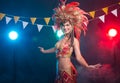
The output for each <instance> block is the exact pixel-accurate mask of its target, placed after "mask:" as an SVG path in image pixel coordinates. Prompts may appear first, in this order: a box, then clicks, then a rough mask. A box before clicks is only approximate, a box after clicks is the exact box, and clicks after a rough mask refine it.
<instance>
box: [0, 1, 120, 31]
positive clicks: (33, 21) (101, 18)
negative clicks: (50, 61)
mask: <svg viewBox="0 0 120 83" xmlns="http://www.w3.org/2000/svg"><path fill="white" fill-rule="evenodd" d="M118 4H119V5H120V2H118V3H116V4H112V5H111V6H107V7H104V8H101V9H99V10H100V11H101V10H102V11H103V12H104V13H105V14H104V15H100V16H98V17H95V14H96V12H97V11H99V10H95V11H90V12H88V13H89V14H90V16H91V17H92V18H99V19H100V20H101V21H102V22H103V23H104V22H105V16H106V15H107V14H108V13H109V12H108V8H111V7H115V6H116V7H117V8H116V9H114V10H112V11H111V12H110V13H112V14H113V15H115V16H116V17H118V14H117V13H118V9H120V7H118V6H117V5H118ZM4 17H5V19H6V24H8V23H9V22H10V21H11V20H12V19H14V21H15V23H17V22H18V21H20V22H22V25H23V29H25V28H26V26H27V25H28V23H29V22H25V21H24V20H19V19H20V18H28V17H22V16H14V15H8V14H4V13H0V21H1V20H2V19H3V18H4ZM29 19H30V20H31V23H30V24H32V25H37V28H38V31H39V32H40V31H41V29H42V27H43V26H50V27H52V29H53V31H54V32H56V30H57V27H56V26H53V25H48V24H49V22H50V20H51V17H46V18H40V19H42V20H44V21H45V23H46V25H42V24H35V22H36V19H39V18H37V17H30V18H29ZM92 20H93V19H90V20H89V21H92ZM86 25H87V23H84V26H86Z"/></svg>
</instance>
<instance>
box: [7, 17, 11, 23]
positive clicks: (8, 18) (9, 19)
mask: <svg viewBox="0 0 120 83" xmlns="http://www.w3.org/2000/svg"><path fill="white" fill-rule="evenodd" d="M11 20H12V18H10V17H7V16H6V24H8V23H9V22H10V21H11Z"/></svg>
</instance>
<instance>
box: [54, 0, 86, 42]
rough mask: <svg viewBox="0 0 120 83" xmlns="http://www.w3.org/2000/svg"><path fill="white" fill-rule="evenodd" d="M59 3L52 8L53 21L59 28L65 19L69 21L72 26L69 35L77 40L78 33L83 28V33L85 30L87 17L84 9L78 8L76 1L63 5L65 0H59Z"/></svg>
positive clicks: (78, 37)
mask: <svg viewBox="0 0 120 83" xmlns="http://www.w3.org/2000/svg"><path fill="white" fill-rule="evenodd" d="M60 1H61V4H60V5H59V6H58V7H57V8H55V9H54V14H53V17H52V18H53V21H54V25H55V26H56V27H57V29H60V26H61V24H63V23H65V21H69V22H70V24H71V25H72V26H73V30H74V31H73V32H72V33H71V36H75V37H76V38H77V39H78V40H79V39H80V33H81V31H82V30H83V31H84V34H85V33H86V30H87V28H86V27H87V24H88V19H87V17H86V16H85V15H87V14H88V13H86V12H85V11H83V10H82V9H80V8H79V7H78V6H79V3H78V2H71V3H68V4H66V5H65V2H66V0H60Z"/></svg>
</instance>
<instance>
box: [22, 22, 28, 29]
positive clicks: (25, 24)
mask: <svg viewBox="0 0 120 83" xmlns="http://www.w3.org/2000/svg"><path fill="white" fill-rule="evenodd" d="M22 23H23V29H25V27H26V26H27V25H28V22H25V21H22Z"/></svg>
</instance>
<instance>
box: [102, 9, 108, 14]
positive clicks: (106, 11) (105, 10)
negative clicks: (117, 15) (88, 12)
mask: <svg viewBox="0 0 120 83" xmlns="http://www.w3.org/2000/svg"><path fill="white" fill-rule="evenodd" d="M102 10H103V11H104V12H105V14H106V15H107V14H108V7H105V8H102Z"/></svg>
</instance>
